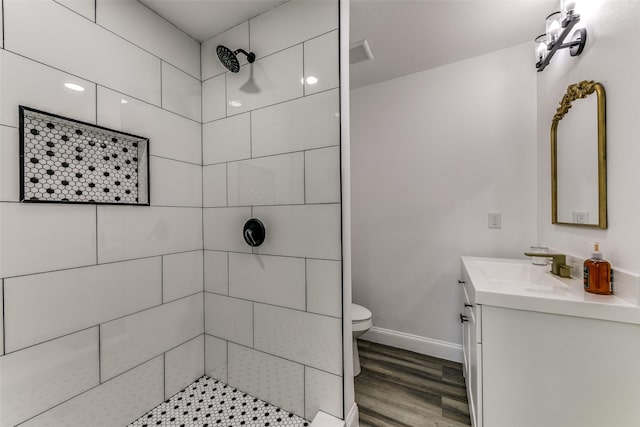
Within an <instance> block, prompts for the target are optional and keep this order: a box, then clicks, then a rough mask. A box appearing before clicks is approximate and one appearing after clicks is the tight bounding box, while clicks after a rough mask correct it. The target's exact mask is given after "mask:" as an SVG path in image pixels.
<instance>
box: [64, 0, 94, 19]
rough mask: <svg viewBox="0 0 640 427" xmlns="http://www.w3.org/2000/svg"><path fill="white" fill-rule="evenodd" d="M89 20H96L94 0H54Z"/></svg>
mask: <svg viewBox="0 0 640 427" xmlns="http://www.w3.org/2000/svg"><path fill="white" fill-rule="evenodd" d="M56 1H57V2H58V3H60V4H61V5H63V6H65V7H68V8H69V9H71V10H73V11H74V12H76V13H79V14H80V15H82V16H84V17H85V18H87V19H88V20H90V21H93V22H95V21H96V0H56Z"/></svg>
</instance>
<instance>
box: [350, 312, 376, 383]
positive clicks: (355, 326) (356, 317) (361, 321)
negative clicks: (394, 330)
mask: <svg viewBox="0 0 640 427" xmlns="http://www.w3.org/2000/svg"><path fill="white" fill-rule="evenodd" d="M371 317H372V314H371V311H369V309H368V308H365V307H363V306H361V305H358V304H351V330H352V331H353V376H354V377H355V376H357V375H359V374H360V356H359V355H358V343H357V342H356V338H358V337H359V336H360V335H362V334H364V333H365V332H367V331H368V330H369V329H371V326H372V325H373V321H372V320H371Z"/></svg>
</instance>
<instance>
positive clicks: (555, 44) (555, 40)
mask: <svg viewBox="0 0 640 427" xmlns="http://www.w3.org/2000/svg"><path fill="white" fill-rule="evenodd" d="M560 7H561V10H560V11H558V12H554V13H552V14H551V15H549V16H547V21H546V33H545V34H542V35H540V36H538V37H536V39H535V42H536V61H537V62H536V68H537V69H538V71H542V70H544V69H545V67H546V66H547V65H549V62H551V58H552V57H553V55H555V53H556V52H557V51H559V50H560V49H565V48H569V54H570V55H571V56H578V55H580V54H581V53H582V50H583V49H584V45H585V44H586V42H587V30H586V29H585V28H579V29H577V30H576V31H575V32H574V33H573V37H572V38H571V41H570V42H568V43H565V42H564V40H565V39H566V38H567V36H568V35H569V33H570V32H571V30H572V29H573V27H575V25H576V24H577V23H578V22H580V15H578V14H577V13H575V8H576V3H575V1H571V0H562V1H561V5H560Z"/></svg>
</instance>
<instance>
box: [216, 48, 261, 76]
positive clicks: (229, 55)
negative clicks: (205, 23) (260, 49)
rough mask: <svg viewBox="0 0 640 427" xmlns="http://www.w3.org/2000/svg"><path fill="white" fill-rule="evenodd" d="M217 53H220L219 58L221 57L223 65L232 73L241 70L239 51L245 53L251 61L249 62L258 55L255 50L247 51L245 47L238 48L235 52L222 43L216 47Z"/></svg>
mask: <svg viewBox="0 0 640 427" xmlns="http://www.w3.org/2000/svg"><path fill="white" fill-rule="evenodd" d="M216 53H217V54H218V59H220V62H221V63H222V65H224V67H225V68H226V69H227V70H229V71H231V72H232V73H237V72H238V71H240V62H239V61H238V56H237V55H238V53H244V54H245V55H246V56H247V61H249V63H252V62H253V61H255V60H256V55H255V54H254V53H253V52H249V53H247V51H245V50H244V49H238V50H236V51H235V52H234V51H232V50H231V49H229V48H228V47H226V46H222V45H218V47H216Z"/></svg>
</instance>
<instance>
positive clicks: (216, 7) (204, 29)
mask: <svg viewBox="0 0 640 427" xmlns="http://www.w3.org/2000/svg"><path fill="white" fill-rule="evenodd" d="M140 2H141V3H144V4H145V5H146V6H147V7H149V8H150V9H152V10H154V11H155V12H156V13H158V15H160V16H162V17H163V18H164V19H166V20H167V21H169V22H171V23H172V24H173V25H175V26H176V27H178V28H180V29H181V30H182V31H184V32H185V33H187V34H189V35H190V36H191V37H193V38H194V39H196V40H197V41H199V42H203V41H205V40H209V39H210V38H211V37H213V36H216V35H218V34H220V33H221V32H223V31H225V30H228V29H229V28H231V27H233V26H235V25H237V24H239V23H241V22H244V21H246V20H248V19H250V18H253V17H254V16H257V15H260V14H261V13H264V12H266V11H267V10H269V9H272V8H274V7H276V6H278V5H280V4H282V3H285V2H286V0H140Z"/></svg>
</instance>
